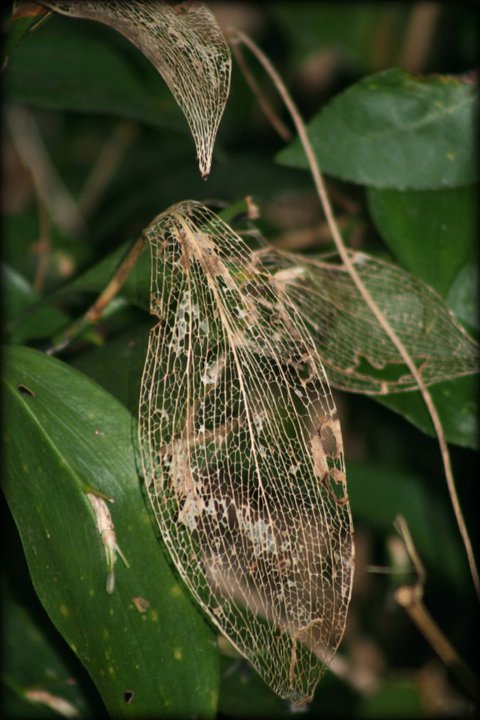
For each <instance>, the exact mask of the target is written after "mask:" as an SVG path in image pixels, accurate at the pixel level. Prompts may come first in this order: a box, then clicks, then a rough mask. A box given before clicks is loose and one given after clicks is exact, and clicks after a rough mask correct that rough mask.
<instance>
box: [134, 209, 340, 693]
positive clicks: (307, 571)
mask: <svg viewBox="0 0 480 720" xmlns="http://www.w3.org/2000/svg"><path fill="white" fill-rule="evenodd" d="M145 234H146V236H147V238H148V240H149V243H150V250H151V256H152V286H151V312H152V314H153V315H154V316H155V317H156V318H157V320H158V322H157V325H156V326H155V327H154V328H153V329H152V330H151V333H150V338H149V346H148V352H147V359H146V363H145V369H144V374H143V378H142V387H141V397H140V410H139V442H140V448H141V455H142V464H143V470H144V477H145V482H146V487H147V491H148V494H149V497H150V500H151V504H152V508H153V510H154V513H155V515H156V518H157V521H158V525H159V528H160V531H161V533H162V537H163V540H164V542H165V544H166V546H167V548H168V550H169V552H170V555H171V557H172V559H173V560H174V562H175V564H176V566H177V568H178V571H179V572H180V574H181V576H182V578H183V579H184V581H185V583H186V584H187V586H188V587H189V588H190V590H191V592H192V594H193V596H194V597H195V598H196V600H197V601H198V602H199V604H200V605H201V607H202V608H203V610H204V611H205V612H206V613H207V614H208V615H209V617H210V619H211V621H212V622H213V623H214V624H215V625H216V626H217V627H218V628H219V629H220V630H221V631H222V633H224V635H225V636H226V637H227V638H228V639H229V640H230V642H231V643H232V644H233V645H234V646H235V648H236V649H237V650H238V651H239V652H240V653H242V654H243V655H244V656H245V657H246V658H248V660H250V662H251V663H252V664H253V666H254V667H255V668H256V670H257V671H258V672H259V673H260V675H261V676H262V677H263V679H264V680H265V682H267V683H268V684H269V685H270V686H271V687H272V688H273V689H274V690H275V691H276V692H277V693H279V694H280V695H281V696H282V697H284V698H288V699H290V700H291V701H292V702H294V703H296V704H301V703H303V702H306V701H307V700H309V699H310V698H311V697H312V695H313V692H314V689H315V686H316V684H317V682H318V680H319V679H320V677H321V675H322V672H323V671H324V669H325V666H326V664H328V663H329V661H330V660H331V658H332V657H333V655H334V653H335V651H336V649H337V646H338V644H339V642H340V640H341V638H342V635H343V631H344V627H345V621H346V614H347V609H348V604H349V600H350V593H351V584H352V576H353V554H354V548H353V537H352V533H353V531H352V521H351V515H350V510H349V506H348V498H347V494H346V483H345V467H344V461H343V451H342V439H341V432H340V424H339V422H338V420H337V416H336V408H335V405H334V401H333V398H332V395H331V392H330V390H329V387H328V382H327V380H326V377H325V373H324V370H323V366H322V362H321V360H320V356H319V354H318V352H317V350H316V349H315V345H314V342H313V340H312V338H311V335H310V334H309V332H308V330H307V329H306V327H305V325H304V323H303V322H302V319H301V318H300V316H299V313H298V312H297V311H296V310H295V308H294V307H293V305H292V303H291V302H290V301H289V299H288V298H287V297H282V295H281V294H280V293H279V292H278V289H277V280H276V279H275V278H274V277H273V276H272V275H271V274H270V273H269V272H268V271H266V270H265V269H263V268H262V267H261V264H260V263H258V261H256V260H255V258H254V257H253V255H252V252H251V250H250V249H249V248H248V247H247V246H246V245H245V243H244V242H243V240H242V239H241V238H240V237H239V236H238V235H236V234H235V233H234V232H233V231H232V230H231V228H229V226H228V225H226V224H225V223H223V222H222V221H221V220H220V219H219V218H218V217H217V216H216V215H214V214H213V213H212V212H210V211H209V210H207V208H205V207H204V206H202V205H200V204H199V203H194V202H185V203H181V204H179V205H175V206H173V207H171V208H170V209H169V210H167V211H166V212H165V213H162V214H161V215H159V216H158V217H157V218H156V219H155V220H154V221H153V222H152V223H151V225H150V226H149V227H148V228H147V230H146V231H145Z"/></svg>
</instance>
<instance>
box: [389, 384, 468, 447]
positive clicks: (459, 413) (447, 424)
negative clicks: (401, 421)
mask: <svg viewBox="0 0 480 720" xmlns="http://www.w3.org/2000/svg"><path fill="white" fill-rule="evenodd" d="M430 394H431V396H432V398H433V401H434V403H435V406H436V408H437V410H438V413H439V415H440V419H441V421H442V425H443V429H444V432H445V437H446V439H447V442H449V443H453V444H454V445H461V446H462V447H469V448H474V449H477V448H478V447H479V441H478V410H479V408H478V376H476V375H472V376H469V377H460V378H457V379H455V380H451V381H449V382H443V383H438V385H433V386H432V387H431V388H430ZM375 400H377V401H378V402H380V403H382V405H386V406H387V407H389V408H390V409H391V410H395V411H396V412H398V413H400V415H403V417H404V418H406V419H407V420H408V421H409V422H411V423H412V424H413V425H415V427H417V428H419V430H422V431H423V432H425V433H426V434H427V435H431V436H432V437H434V436H435V432H434V430H433V425H432V421H431V419H430V415H429V413H428V410H427V408H426V405H425V403H424V401H423V398H422V396H421V395H420V393H419V392H409V393H395V394H392V395H389V396H388V397H381V396H378V395H377V396H375Z"/></svg>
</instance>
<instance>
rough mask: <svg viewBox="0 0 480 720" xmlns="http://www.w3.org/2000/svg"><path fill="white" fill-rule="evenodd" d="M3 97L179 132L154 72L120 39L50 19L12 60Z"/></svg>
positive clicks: (100, 30)
mask: <svg viewBox="0 0 480 720" xmlns="http://www.w3.org/2000/svg"><path fill="white" fill-rule="evenodd" d="M4 82H5V84H4V91H5V95H6V96H7V97H9V98H11V99H13V100H16V101H19V102H24V103H28V104H31V105H37V106H39V107H45V108H53V109H57V110H70V111H77V112H86V113H99V114H105V115H116V116H120V117H127V118H132V119H133V120H139V121H140V122H144V123H148V124H151V125H154V126H156V127H161V128H173V129H181V122H182V121H181V115H180V113H179V112H178V110H177V108H176V106H175V103H174V102H173V99H172V98H171V96H170V94H169V92H168V90H167V88H166V87H165V85H164V84H163V83H162V81H161V79H160V78H159V77H158V74H157V73H156V72H155V70H154V68H153V67H152V66H151V65H150V64H149V63H148V62H147V61H146V60H144V59H143V58H142V56H141V55H140V54H139V53H138V52H136V51H135V50H133V49H132V48H130V47H129V44H128V43H127V42H126V41H124V40H123V39H122V38H121V37H118V36H117V35H115V34H114V33H112V31H108V30H107V29H106V28H102V27H97V26H92V24H91V23H88V24H87V23H81V22H72V21H71V20H64V19H63V18H59V17H54V18H52V19H51V20H50V21H49V22H48V24H47V25H46V26H45V27H43V28H42V29H41V30H39V31H38V32H35V33H32V34H31V35H29V36H28V37H26V38H25V39H24V41H23V42H22V44H21V45H20V46H19V47H18V48H17V50H16V52H15V53H14V54H13V55H12V57H11V58H10V62H9V64H8V67H7V70H6V72H5V78H4Z"/></svg>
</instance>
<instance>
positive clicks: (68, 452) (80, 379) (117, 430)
mask: <svg viewBox="0 0 480 720" xmlns="http://www.w3.org/2000/svg"><path fill="white" fill-rule="evenodd" d="M4 359H5V365H4V383H5V392H4V410H5V420H6V422H5V425H4V463H5V469H6V471H7V473H6V475H7V481H6V482H5V483H4V490H5V494H6V497H7V501H8V504H9V506H10V509H11V511H12V514H13V516H14V519H15V522H16V525H17V527H18V529H19V532H20V536H21V540H22V544H23V548H24V551H25V554H26V557H27V562H28V565H29V570H30V573H31V576H32V580H33V584H34V586H35V590H36V592H37V594H38V596H39V598H40V600H41V602H42V604H43V605H44V607H45V609H46V611H47V612H48V614H49V616H50V618H51V620H52V621H53V623H54V624H55V626H56V627H57V629H58V630H59V632H60V633H61V634H62V636H63V637H64V638H65V640H66V642H67V643H68V644H69V646H70V647H71V649H72V650H73V652H75V654H76V655H77V656H78V657H79V659H80V660H81V661H82V663H83V664H84V665H85V667H86V668H87V670H88V672H89V673H90V675H91V677H92V679H93V680H94V682H95V684H96V686H97V688H98V690H99V692H100V694H101V696H102V698H103V701H104V702H105V705H106V706H107V709H108V711H109V713H110V714H111V715H112V716H113V717H128V716H132V717H133V716H135V717H172V716H175V715H176V716H180V717H188V716H192V715H194V714H200V715H202V717H203V716H205V717H209V716H210V717H211V716H213V715H214V714H215V710H216V701H217V693H218V667H217V662H218V658H217V651H216V646H215V642H214V641H215V638H214V635H213V634H212V633H211V631H210V630H209V629H208V627H207V626H206V625H205V623H204V621H203V620H202V618H201V616H200V614H199V613H198V611H197V610H196V609H195V608H194V607H193V605H192V604H191V602H190V600H189V599H188V597H187V595H186V593H185V592H184V590H183V589H182V588H181V586H180V585H178V583H177V582H176V580H175V577H174V575H173V574H172V571H171V570H170V568H169V566H168V563H167V561H166V559H165V557H164V554H163V552H162V549H161V547H160V546H159V544H158V541H157V538H156V537H155V533H154V531H153V526H152V524H151V521H150V518H149V516H148V513H147V509H146V505H145V501H144V498H143V497H142V494H141V490H140V485H139V482H138V478H137V471H136V465H135V459H134V451H133V445H132V437H133V435H134V432H135V427H134V425H135V421H134V419H133V418H132V416H131V415H130V414H129V412H128V411H127V410H126V409H125V408H124V407H123V406H122V405H121V404H120V403H119V402H118V401H116V400H115V399H114V398H113V397H112V396H111V395H109V394H108V393H107V392H105V391H104V390H102V389H101V388H100V387H99V386H98V385H96V384H95V383H93V382H92V381H90V380H88V379H87V378H86V377H85V376H84V375H82V374H81V373H79V372H78V371H76V370H73V369H72V368H70V367H69V366H68V365H65V364H64V363H62V362H60V361H58V360H55V359H53V358H49V357H47V356H46V355H44V354H42V353H39V352H37V351H35V350H32V349H27V348H21V347H12V348H9V349H7V351H6V352H5V355H4ZM93 498H95V499H94V500H93V501H92V499H93ZM119 548H121V551H122V553H123V555H124V556H125V559H126V561H127V562H128V567H127V565H126V564H124V563H122V562H115V560H116V555H117V554H118V551H119ZM147 558H148V559H149V561H148V562H146V559H147ZM152 566H154V568H155V571H154V572H152V570H151V568H152ZM113 574H114V575H113ZM113 578H114V580H115V582H114V583H113ZM107 582H108V590H111V591H112V592H111V593H110V594H109V593H107V589H106V583H107Z"/></svg>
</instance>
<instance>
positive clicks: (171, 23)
mask: <svg viewBox="0 0 480 720" xmlns="http://www.w3.org/2000/svg"><path fill="white" fill-rule="evenodd" d="M42 4H43V5H45V6H46V7H48V8H51V9H52V10H55V11H57V12H59V13H62V14H63V15H69V16H72V17H78V18H86V19H89V20H97V21H98V22H101V23H104V24H105V25H109V26H110V27H112V28H114V29H115V30H117V31H118V32H120V33H121V34H122V35H125V37H126V38H128V39H129V40H130V41H131V42H132V43H134V45H136V46H137V47H138V48H139V50H141V52H142V53H143V54H144V55H145V56H146V57H147V58H148V59H149V60H150V61H151V62H152V63H153V65H154V66H155V67H156V68H157V70H158V72H159V73H160V74H161V75H162V77H163V78H164V80H165V82H166V83H167V85H168V87H169V88H170V90H171V91H172V93H173V96H174V97H175V100H176V101H177V103H178V104H179V106H180V107H181V109H182V110H183V112H184V113H185V117H186V118H187V121H188V124H189V125H190V129H191V131H192V135H193V138H194V141H195V145H196V148H197V157H198V163H199V167H200V172H201V174H202V176H204V177H207V176H208V174H209V172H210V165H211V161H212V152H213V145H214V142H215V136H216V133H217V129H218V126H219V123H220V119H221V117H222V114H223V110H224V108H225V104H226V101H227V97H228V91H229V87H230V74H231V58H230V51H229V48H228V45H227V43H226V41H225V39H224V37H223V35H222V33H221V30H220V28H219V26H218V24H217V22H216V20H215V17H214V15H213V14H212V13H211V11H210V10H209V8H208V7H207V6H206V5H204V4H203V3H201V2H195V1H193V0H187V2H179V3H176V4H172V3H167V2H164V1H163V0H116V2H99V0H45V1H43V0H42Z"/></svg>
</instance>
